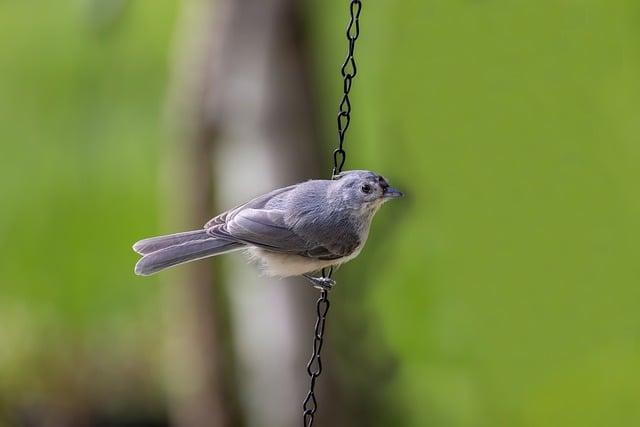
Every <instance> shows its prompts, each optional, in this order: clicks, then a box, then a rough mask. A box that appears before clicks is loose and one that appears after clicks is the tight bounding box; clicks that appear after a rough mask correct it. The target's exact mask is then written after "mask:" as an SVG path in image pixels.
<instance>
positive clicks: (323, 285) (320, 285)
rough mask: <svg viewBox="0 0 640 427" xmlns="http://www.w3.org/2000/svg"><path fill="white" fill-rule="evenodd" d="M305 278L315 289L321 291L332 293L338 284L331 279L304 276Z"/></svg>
mask: <svg viewBox="0 0 640 427" xmlns="http://www.w3.org/2000/svg"><path fill="white" fill-rule="evenodd" d="M304 277H305V278H306V279H307V280H309V281H310V282H311V284H312V285H313V287H314V288H316V289H319V290H321V291H330V290H331V289H332V288H333V286H334V285H335V284H336V281H335V280H333V279H331V278H330V277H313V276H309V275H307V274H304Z"/></svg>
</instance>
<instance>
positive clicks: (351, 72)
mask: <svg viewBox="0 0 640 427" xmlns="http://www.w3.org/2000/svg"><path fill="white" fill-rule="evenodd" d="M361 10H362V1H361V0H351V2H350V4H349V14H350V19H349V25H347V30H346V35H347V41H348V42H349V44H348V50H347V58H346V59H345V60H344V63H343V64H342V67H341V68H340V73H341V74H342V80H343V83H342V84H343V86H342V89H343V95H342V100H341V101H340V104H339V106H338V148H336V149H335V150H334V151H333V171H332V175H333V176H334V177H335V176H336V175H338V174H339V173H340V172H342V167H343V166H344V162H345V160H346V159H347V153H346V152H345V151H344V148H343V145H344V137H345V134H346V133H347V129H348V128H349V123H350V122H351V101H349V92H350V91H351V85H352V83H353V78H354V77H355V76H356V73H357V71H358V69H357V67H356V60H355V59H354V56H353V54H354V50H355V47H356V40H357V39H358V36H359V35H360V22H359V18H360V11H361ZM332 273H333V268H330V269H329V272H328V273H326V271H325V269H322V277H327V278H330V277H331V274H332ZM328 311H329V292H328V291H327V290H326V289H322V290H321V291H320V298H319V299H318V301H317V303H316V314H317V320H316V326H315V331H314V335H313V353H312V355H311V359H309V363H307V373H308V374H309V377H310V378H311V383H310V384H309V392H308V393H307V397H306V398H305V399H304V402H303V404H302V409H303V410H304V412H303V426H305V427H311V426H312V425H313V420H314V416H315V414H316V411H317V410H318V401H317V400H316V395H315V387H316V380H317V379H318V377H319V376H320V374H321V373H322V359H321V358H320V351H321V350H322V344H323V342H324V325H325V322H326V318H327V312H328Z"/></svg>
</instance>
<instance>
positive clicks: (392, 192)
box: [382, 187, 404, 199]
mask: <svg viewBox="0 0 640 427" xmlns="http://www.w3.org/2000/svg"><path fill="white" fill-rule="evenodd" d="M402 196H404V194H402V192H401V191H398V190H396V189H395V188H393V187H387V188H385V189H384V193H382V197H384V198H385V199H395V198H398V197H402Z"/></svg>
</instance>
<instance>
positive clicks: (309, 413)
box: [302, 273, 329, 427]
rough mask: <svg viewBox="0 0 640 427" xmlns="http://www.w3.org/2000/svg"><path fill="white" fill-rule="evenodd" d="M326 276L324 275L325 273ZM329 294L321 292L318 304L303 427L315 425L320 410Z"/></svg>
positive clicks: (308, 364) (324, 290)
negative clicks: (319, 386) (319, 385)
mask: <svg viewBox="0 0 640 427" xmlns="http://www.w3.org/2000/svg"><path fill="white" fill-rule="evenodd" d="M323 274H324V273H323ZM328 296H329V292H328V291H327V290H326V289H322V290H321V291H320V299H318V302H317V303H316V314H317V315H318V319H317V320H316V327H315V332H314V335H313V355H312V356H311V359H309V363H307V373H308V374H309V377H311V384H310V386H309V392H308V393H307V397H306V399H304V403H303V404H302V408H303V409H304V413H303V424H302V425H303V426H305V427H311V425H312V424H313V417H314V415H315V413H316V410H317V409H318V401H317V400H316V395H315V393H314V389H315V386H316V379H317V378H318V377H319V376H320V373H322V359H321V358H320V350H322V343H323V336H324V324H325V322H326V319H327V312H328V311H329V298H328Z"/></svg>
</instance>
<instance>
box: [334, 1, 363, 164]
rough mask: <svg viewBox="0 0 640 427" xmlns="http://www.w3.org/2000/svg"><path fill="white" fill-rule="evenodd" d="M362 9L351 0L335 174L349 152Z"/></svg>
mask: <svg viewBox="0 0 640 427" xmlns="http://www.w3.org/2000/svg"><path fill="white" fill-rule="evenodd" d="M361 10H362V1H361V0H351V3H350V4H349V14H350V20H349V25H348V26H347V31H346V34H347V41H348V42H349V45H348V46H349V47H348V50H347V58H346V59H345V60H344V63H343V64H342V67H341V68H340V73H341V74H342V91H343V95H342V100H341V101H340V105H339V106H338V148H336V149H335V150H334V151H333V175H334V176H335V175H337V174H339V173H340V172H342V167H343V166H344V162H345V160H346V159H347V153H346V152H345V151H344V148H343V145H344V135H345V134H346V133H347V129H349V123H350V122H351V101H349V92H351V84H352V82H353V78H354V77H355V76H356V73H357V72H358V68H357V67H356V60H355V59H354V57H353V53H354V50H355V48H356V40H357V39H358V36H359V35H360V21H359V18H360V11H361Z"/></svg>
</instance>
